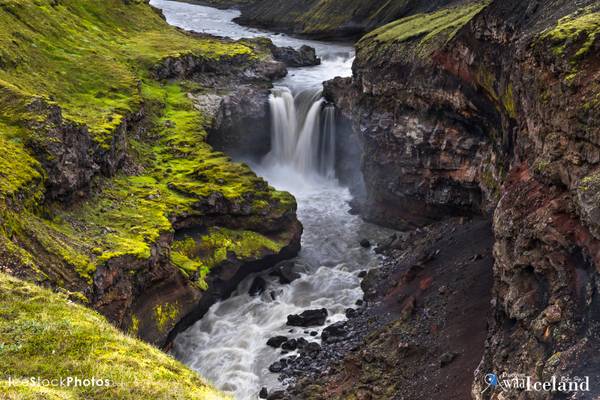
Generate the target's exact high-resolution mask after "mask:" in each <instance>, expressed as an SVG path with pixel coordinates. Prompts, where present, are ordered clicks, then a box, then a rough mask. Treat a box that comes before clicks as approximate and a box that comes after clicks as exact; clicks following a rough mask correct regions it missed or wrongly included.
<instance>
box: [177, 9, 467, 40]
mask: <svg viewBox="0 0 600 400" xmlns="http://www.w3.org/2000/svg"><path fill="white" fill-rule="evenodd" d="M183 1H186V2H189V3H196V4H206V5H210V6H214V7H221V8H223V7H235V8H239V9H240V10H241V12H242V14H241V16H240V17H239V18H237V19H236V21H237V22H239V23H240V24H242V25H249V26H254V27H260V28H266V29H270V30H276V31H282V32H288V33H295V34H301V35H307V36H311V37H314V38H323V39H328V40H331V39H336V38H337V39H354V38H358V37H360V36H361V35H363V34H365V33H366V32H369V31H371V30H373V29H375V28H377V27H379V26H381V25H384V24H386V23H388V22H391V21H394V20H396V19H398V18H401V17H404V16H407V15H412V14H415V13H419V12H429V11H433V10H435V9H437V8H439V7H442V6H446V5H450V4H460V3H464V0H434V1H421V0H371V1H360V0H304V1H289V0H183Z"/></svg>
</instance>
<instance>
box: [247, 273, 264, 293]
mask: <svg viewBox="0 0 600 400" xmlns="http://www.w3.org/2000/svg"><path fill="white" fill-rule="evenodd" d="M266 286H267V282H266V281H265V280H264V279H263V278H261V277H260V276H257V277H256V278H254V280H253V281H252V285H250V289H249V290H248V294H249V295H250V296H259V295H261V294H262V293H263V292H264V291H265V288H266Z"/></svg>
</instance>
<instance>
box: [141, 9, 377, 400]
mask: <svg viewBox="0 0 600 400" xmlns="http://www.w3.org/2000/svg"><path fill="white" fill-rule="evenodd" d="M151 4H153V5H154V6H156V7H159V8H161V9H162V10H163V12H164V14H165V16H166V17H167V21H169V22H170V23H171V24H174V25H177V26H179V27H182V28H185V29H192V30H196V31H199V32H206V33H212V34H217V35H221V36H230V37H233V38H240V37H253V36H259V35H260V36H268V37H270V38H271V39H272V40H273V41H274V43H275V44H277V45H279V46H293V47H300V46H301V45H302V44H309V45H311V46H313V47H315V48H316V49H317V53H318V54H319V55H320V56H321V58H322V60H323V63H322V64H321V65H320V66H317V67H310V68H294V69H290V73H289V75H288V76H287V77H286V78H285V79H284V80H282V81H281V82H279V83H278V85H279V86H278V87H276V88H275V89H273V91H272V96H271V98H270V101H269V103H270V107H271V110H272V125H273V129H272V135H273V136H272V139H273V141H272V151H271V153H270V154H269V156H268V157H266V159H265V160H264V162H263V163H261V164H260V165H254V166H253V169H254V170H255V171H256V173H257V174H259V175H261V176H263V177H265V178H266V179H267V181H268V182H269V183H270V184H272V185H273V186H274V187H276V188H278V189H281V190H287V191H289V192H291V193H293V194H294V196H295V197H296V200H297V203H298V218H299V219H300V221H301V222H302V224H303V225H304V234H303V235H302V250H301V251H300V254H299V255H298V256H297V257H296V258H295V259H294V260H292V261H293V262H294V264H295V271H296V272H298V273H300V275H301V276H300V278H299V279H297V280H295V281H294V282H292V283H291V284H289V285H282V284H280V283H279V281H278V280H277V279H276V278H275V277H272V276H269V274H268V272H265V273H262V274H261V276H262V277H263V278H264V279H265V280H266V281H267V288H266V291H265V292H264V293H263V294H262V295H260V296H256V297H252V296H250V295H249V294H248V288H249V287H250V285H251V284H252V281H253V279H254V278H255V276H250V277H248V278H247V279H245V280H244V281H243V282H242V283H241V284H240V285H239V287H238V289H237V290H236V291H235V292H234V293H233V294H232V295H231V297H230V298H228V299H226V300H223V301H220V302H219V303H217V304H215V305H213V306H212V307H211V308H210V310H209V311H208V312H207V314H206V315H205V316H204V317H203V318H202V319H201V320H199V321H198V322H196V323H195V324H194V325H193V326H191V327H190V328H189V329H187V330H186V331H185V332H182V333H180V334H179V335H178V336H177V338H176V339H175V342H174V348H173V355H174V356H175V357H177V358H178V359H179V360H181V361H182V362H184V363H185V364H187V365H188V366H190V367H191V368H193V369H194V370H196V371H198V372H199V373H200V374H201V375H202V376H203V377H205V378H206V379H208V380H210V381H211V382H212V383H213V384H214V385H215V386H216V387H218V388H219V389H221V390H224V391H227V392H229V393H231V394H232V395H233V396H234V398H235V399H237V400H255V399H257V394H258V392H259V390H260V388H261V387H262V386H266V387H268V388H269V389H271V390H272V389H275V388H277V387H281V386H283V383H282V382H279V381H278V379H277V375H276V374H272V373H270V372H269V370H268V367H269V365H270V364H271V363H273V362H274V361H276V360H278V359H279V358H281V357H282V355H281V354H280V353H279V352H278V351H277V350H275V349H273V348H270V347H268V346H267V345H266V341H267V339H268V338H269V337H272V336H275V335H285V336H288V337H289V338H298V337H304V338H306V339H307V340H309V341H319V339H317V338H315V337H312V336H309V335H306V334H305V332H304V330H303V329H297V328H295V329H291V328H290V327H289V326H286V317H287V315H288V314H296V313H299V312H302V311H303V310H305V309H311V308H312V309H314V308H322V307H324V308H326V309H327V310H328V312H329V317H328V321H327V323H328V324H330V323H333V322H336V321H339V320H342V319H344V318H345V314H344V311H345V310H346V308H348V307H353V306H354V304H355V302H356V300H357V299H359V298H361V297H362V295H363V293H362V290H361V289H360V279H359V278H358V274H359V272H360V271H362V270H365V269H369V268H370V267H371V266H374V265H376V264H377V259H376V256H375V255H374V254H373V253H372V252H371V251H369V250H366V249H364V248H362V247H361V246H360V245H359V241H360V239H362V238H365V237H368V238H371V239H373V240H377V238H379V237H384V236H388V235H389V231H387V230H385V229H382V228H380V227H376V226H373V225H370V224H367V223H365V222H364V221H362V220H361V219H360V217H358V216H354V215H349V214H348V209H349V206H348V200H350V199H351V196H350V193H349V191H348V190H347V189H346V188H343V187H341V186H340V185H339V184H338V183H337V181H336V180H335V179H332V178H333V177H334V171H335V168H334V167H335V109H334V108H333V106H331V105H328V104H326V102H325V101H324V100H323V99H322V96H321V92H322V82H323V81H325V80H328V79H332V78H334V77H335V76H349V75H350V73H351V68H350V67H351V63H352V57H353V50H352V48H351V47H350V46H344V45H339V44H331V43H323V42H315V41H306V40H300V39H296V38H293V37H290V36H286V35H274V34H271V33H269V32H264V31H256V30H252V29H248V28H244V27H241V26H239V25H236V24H234V23H233V22H232V21H231V20H232V19H233V18H234V17H236V16H238V15H239V11H235V10H217V9H213V8H209V7H203V6H198V5H192V4H187V3H183V2H175V1H169V0H151ZM321 329H322V327H320V328H315V329H312V328H311V331H312V330H315V331H319V332H320V331H321ZM292 354H293V353H292ZM289 355H291V354H288V355H287V356H289Z"/></svg>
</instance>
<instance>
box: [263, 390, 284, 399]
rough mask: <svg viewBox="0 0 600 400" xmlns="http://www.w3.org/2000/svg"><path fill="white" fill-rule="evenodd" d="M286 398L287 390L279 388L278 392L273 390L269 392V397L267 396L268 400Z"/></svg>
mask: <svg viewBox="0 0 600 400" xmlns="http://www.w3.org/2000/svg"><path fill="white" fill-rule="evenodd" d="M283 399H285V392H284V391H283V390H278V391H276V392H273V393H271V394H269V397H267V400H283Z"/></svg>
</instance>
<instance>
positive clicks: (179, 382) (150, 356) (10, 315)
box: [0, 273, 228, 400]
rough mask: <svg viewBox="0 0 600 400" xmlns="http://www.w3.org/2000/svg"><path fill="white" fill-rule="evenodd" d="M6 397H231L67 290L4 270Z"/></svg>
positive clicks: (0, 377) (1, 347) (2, 382)
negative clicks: (33, 380) (58, 383)
mask: <svg viewBox="0 0 600 400" xmlns="http://www.w3.org/2000/svg"><path fill="white" fill-rule="evenodd" d="M0 316H1V318H0V357H1V359H2V363H1V364H0V397H1V398H3V399H15V400H17V399H77V400H79V399H81V400H83V399H85V400H94V399H98V400H105V399H119V400H127V399H141V398H148V399H198V400H200V399H202V400H210V399H214V400H217V399H225V398H228V397H226V396H224V395H222V394H220V393H219V392H217V391H216V390H214V389H213V388H212V387H210V386H209V385H207V384H206V383H205V382H204V381H202V379H201V378H200V377H199V376H198V375H196V374H195V373H194V372H192V371H190V370H189V369H187V368H186V367H184V366H183V365H182V364H180V363H179V362H177V361H176V360H174V359H173V358H171V357H170V356H168V355H166V354H164V353H162V352H161V351H160V350H158V349H156V348H154V347H152V346H150V345H147V344H144V343H142V342H140V341H138V340H136V339H133V338H131V337H128V336H126V335H124V334H122V333H120V332H119V331H118V330H117V329H116V328H114V327H113V326H112V325H110V324H109V323H108V322H107V321H106V320H105V319H104V318H103V317H102V316H100V315H99V314H97V313H96V312H94V311H91V310H89V309H87V308H85V307H82V306H79V305H76V304H74V303H71V302H69V301H68V300H67V299H66V297H64V296H61V295H58V294H55V293H52V292H50V291H48V290H46V289H41V288H39V287H37V286H35V285H32V284H29V283H25V282H23V281H20V280H17V279H15V278H11V277H9V276H7V275H6V274H3V273H0ZM69 376H70V377H78V378H81V379H85V378H88V379H91V378H92V377H95V378H97V379H108V380H109V381H110V382H111V384H110V386H102V387H100V386H96V387H81V386H80V387H75V386H71V387H42V386H34V385H30V384H25V383H18V384H16V386H9V385H10V383H9V381H8V379H9V377H10V378H12V380H13V381H12V382H13V383H14V382H15V381H16V380H22V379H28V378H30V377H40V378H41V379H53V378H60V377H64V378H66V377H69Z"/></svg>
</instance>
